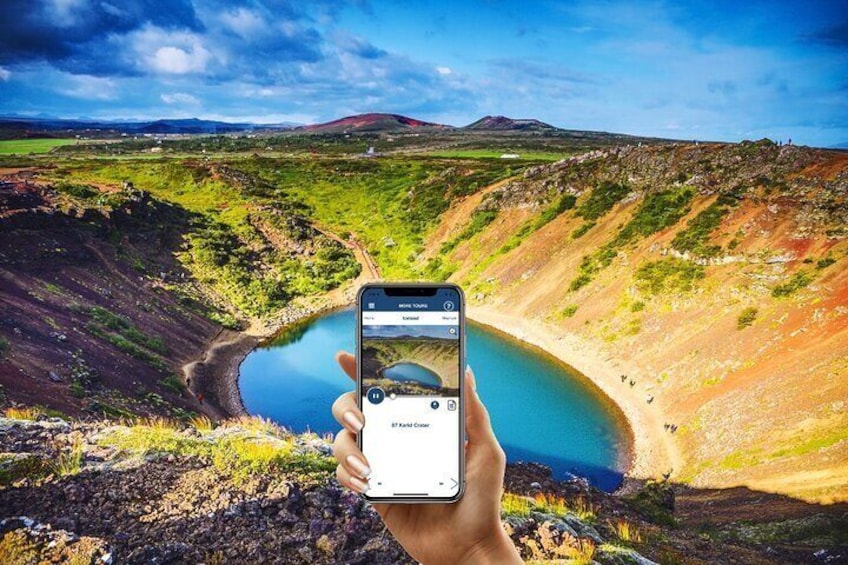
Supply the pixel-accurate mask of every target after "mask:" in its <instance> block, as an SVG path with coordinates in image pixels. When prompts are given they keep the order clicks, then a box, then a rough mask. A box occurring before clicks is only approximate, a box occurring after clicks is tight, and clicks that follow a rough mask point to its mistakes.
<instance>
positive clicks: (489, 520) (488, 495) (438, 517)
mask: <svg viewBox="0 0 848 565" xmlns="http://www.w3.org/2000/svg"><path fill="white" fill-rule="evenodd" d="M336 360H337V361H338V363H339V365H341V367H342V369H343V370H344V372H345V373H347V375H348V376H349V377H350V378H351V379H353V380H354V381H355V380H356V360H355V358H354V356H353V355H351V354H350V353H346V352H339V353H338V354H337V355H336ZM333 416H334V417H335V418H336V420H337V421H338V422H339V424H341V425H342V426H343V427H344V429H342V430H341V431H340V432H339V433H338V434H337V435H336V439H335V442H334V443H333V454H334V455H335V457H336V459H337V460H338V462H339V466H338V467H336V477H337V478H338V480H339V483H341V484H342V485H344V486H346V487H348V488H350V489H352V490H354V491H356V492H359V493H362V492H365V491H366V490H367V489H368V484H367V479H368V475H369V474H370V469H369V468H368V462H367V460H366V459H365V457H364V456H363V454H362V452H361V451H360V450H359V447H358V446H357V442H356V435H357V434H358V433H359V431H360V430H361V429H362V426H363V425H364V424H365V419H364V417H363V415H362V412H361V411H360V410H359V407H358V405H357V402H356V393H355V392H347V393H345V394H343V395H341V396H340V397H339V398H338V399H336V401H335V402H334V403H333ZM465 428H466V434H467V436H468V441H467V442H466V445H465V463H466V488H465V494H464V495H463V497H462V499H460V500H459V501H458V502H455V503H452V504H400V503H381V504H374V505H373V506H374V509H375V510H376V511H377V513H378V514H379V515H380V517H381V518H382V519H383V522H384V523H385V524H386V527H387V528H388V529H389V531H390V532H391V533H392V535H393V536H394V537H395V539H397V541H398V542H399V543H400V544H401V545H402V546H403V548H404V549H405V550H406V551H407V553H409V555H410V556H412V557H413V559H416V560H418V561H420V562H421V563H424V564H425V565H429V564H431V563H499V564H506V565H508V564H510V563H523V561H522V560H521V558H520V557H519V555H518V552H517V551H516V549H515V546H514V545H513V544H512V541H511V540H510V539H509V536H507V535H506V532H505V531H504V529H503V526H501V520H500V507H501V493H502V491H503V477H504V469H505V467H506V456H505V455H504V452H503V449H501V446H500V444H498V440H497V439H496V438H495V434H494V432H493V431H492V425H491V422H490V420H489V413H488V412H487V411H486V407H485V406H483V403H482V402H481V401H480V397H479V396H477V391H476V386H475V381H474V374H473V373H472V372H471V369H470V368H469V369H468V370H467V371H466V373H465Z"/></svg>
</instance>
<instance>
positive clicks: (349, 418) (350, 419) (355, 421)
mask: <svg viewBox="0 0 848 565" xmlns="http://www.w3.org/2000/svg"><path fill="white" fill-rule="evenodd" d="M342 418H344V421H345V422H347V423H348V424H350V425H351V427H352V428H353V429H354V430H356V431H357V432H358V431H360V430H362V426H364V425H365V424H363V423H362V420H360V419H359V416H357V415H356V414H354V413H353V411H352V410H348V411H347V412H345V413H344V416H342Z"/></svg>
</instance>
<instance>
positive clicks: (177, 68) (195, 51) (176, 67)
mask: <svg viewBox="0 0 848 565" xmlns="http://www.w3.org/2000/svg"><path fill="white" fill-rule="evenodd" d="M209 55H210V54H209V51H207V50H206V49H205V48H204V47H203V46H202V45H199V44H198V45H195V46H193V47H192V48H191V49H190V50H188V51H186V50H184V49H182V48H180V47H174V46H171V45H168V46H166V47H160V48H159V49H157V50H156V52H155V53H154V54H153V56H152V57H148V59H147V62H148V64H149V65H150V68H151V69H152V70H154V71H157V72H160V73H169V74H175V75H184V74H186V73H196V72H203V71H204V70H206V63H207V62H208V61H209Z"/></svg>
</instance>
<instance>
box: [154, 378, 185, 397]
mask: <svg viewBox="0 0 848 565" xmlns="http://www.w3.org/2000/svg"><path fill="white" fill-rule="evenodd" d="M159 384H160V385H162V386H163V387H164V388H166V389H168V390H169V391H171V392H173V393H174V394H182V393H183V390H185V385H184V384H183V380H182V379H181V378H179V377H177V376H176V375H169V376H167V377H165V378H164V379H160V380H159Z"/></svg>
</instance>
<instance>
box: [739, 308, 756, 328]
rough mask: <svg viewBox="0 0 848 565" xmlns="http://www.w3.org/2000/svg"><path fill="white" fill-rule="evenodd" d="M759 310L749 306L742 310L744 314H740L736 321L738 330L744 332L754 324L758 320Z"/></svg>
mask: <svg viewBox="0 0 848 565" xmlns="http://www.w3.org/2000/svg"><path fill="white" fill-rule="evenodd" d="M758 312H759V310H757V309H756V308H754V307H753V306H749V307H747V308H745V309H744V310H742V313H741V314H739V317H738V318H737V319H736V329H737V330H743V329H745V328H747V327H748V326H750V325H751V324H753V323H754V321H755V320H756V319H757V313H758Z"/></svg>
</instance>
